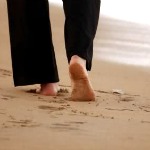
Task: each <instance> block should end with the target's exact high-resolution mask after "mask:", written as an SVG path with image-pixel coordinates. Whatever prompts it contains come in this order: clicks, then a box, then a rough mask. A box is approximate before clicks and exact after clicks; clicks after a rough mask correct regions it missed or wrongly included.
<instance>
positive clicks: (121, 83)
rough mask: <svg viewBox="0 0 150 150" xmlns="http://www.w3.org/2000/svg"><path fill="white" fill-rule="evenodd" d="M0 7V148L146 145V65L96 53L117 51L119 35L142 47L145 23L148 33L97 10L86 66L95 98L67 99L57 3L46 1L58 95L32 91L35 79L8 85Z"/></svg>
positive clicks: (149, 133) (90, 149)
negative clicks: (112, 59) (91, 57)
mask: <svg viewBox="0 0 150 150" xmlns="http://www.w3.org/2000/svg"><path fill="white" fill-rule="evenodd" d="M0 10H1V12H2V13H0V22H1V24H0V150H26V149H28V150H41V149H45V150H49V149H50V150H58V149H61V150H77V149H78V150H110V149H111V150H120V149H121V150H149V149H150V142H149V141H150V94H149V91H150V78H149V76H150V71H149V67H142V66H141V67H138V66H134V65H125V64H119V63H115V62H110V61H106V60H103V58H101V57H97V56H99V55H100V54H102V55H103V54H104V53H103V49H109V51H110V52H111V53H114V50H118V51H120V46H118V45H117V44H116V43H117V42H120V41H122V43H123V46H124V47H123V50H124V52H125V50H127V51H129V50H130V49H131V50H132V49H133V47H132V44H131V43H133V44H134V43H137V42H140V46H139V51H138V52H139V53H140V50H142V49H143V51H144V50H145V43H144V42H143V41H144V39H146V36H145V34H143V32H145V29H146V33H147V37H148V33H149V32H150V27H148V26H147V27H145V26H142V25H138V24H133V23H127V22H124V21H119V20H115V19H112V18H107V17H105V16H101V19H100V25H99V27H98V32H97V35H96V40H95V52H94V60H93V69H92V71H91V72H90V78H91V81H92V83H93V86H94V89H95V92H96V102H86V103H85V102H72V101H70V99H69V98H70V80H69V75H68V65H67V60H66V55H65V46H64V40H63V24H64V16H63V10H62V8H59V7H55V6H51V20H52V27H53V40H54V45H55V52H56V58H57V62H58V68H59V74H60V79H61V81H60V86H61V91H60V93H59V95H58V96H57V97H55V96H54V97H47V96H41V95H38V94H35V92H34V89H35V88H37V87H38V85H34V86H27V87H18V88H14V87H13V80H12V71H11V70H12V69H11V61H10V45H9V37H8V23H7V17H6V16H7V13H6V5H5V1H0ZM58 16H59V17H58ZM135 29H136V30H135ZM125 33H126V34H125ZM148 42H149V41H148V40H147V44H149V43H148ZM142 43H143V44H142ZM129 56H131V55H129ZM120 57H121V56H120ZM135 57H136V56H135ZM62 62H63V63H62ZM116 89H117V90H116ZM118 90H119V91H118ZM120 90H121V91H120Z"/></svg>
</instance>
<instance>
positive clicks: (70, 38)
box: [7, 0, 100, 86]
mask: <svg viewBox="0 0 150 150" xmlns="http://www.w3.org/2000/svg"><path fill="white" fill-rule="evenodd" d="M7 6H8V17H9V29H10V42H11V55H12V67H13V77H14V84H15V86H21V85H30V84H42V83H49V82H58V81H59V77H58V71H57V65H56V60H55V53H54V47H53V43H52V33H51V25H50V19H49V3H48V0H7ZM63 6H64V12H65V17H66V20H65V45H66V52H67V58H68V62H69V61H70V59H71V57H72V56H73V55H78V56H80V57H82V58H84V59H86V62H87V63H86V67H87V70H90V69H91V63H92V55H93V39H94V36H95V33H96V29H97V24H98V19H99V10H100V0H63Z"/></svg>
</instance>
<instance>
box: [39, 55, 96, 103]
mask: <svg viewBox="0 0 150 150" xmlns="http://www.w3.org/2000/svg"><path fill="white" fill-rule="evenodd" d="M69 73H70V79H71V85H72V93H71V100H73V101H94V100H95V93H94V90H93V88H92V85H91V83H90V80H89V78H88V73H87V70H86V61H85V60H84V59H82V58H80V57H79V56H77V55H74V56H72V58H71V61H70V64H69ZM58 91H59V86H58V84H57V83H46V84H41V90H40V94H42V95H49V96H56V95H57V93H58Z"/></svg>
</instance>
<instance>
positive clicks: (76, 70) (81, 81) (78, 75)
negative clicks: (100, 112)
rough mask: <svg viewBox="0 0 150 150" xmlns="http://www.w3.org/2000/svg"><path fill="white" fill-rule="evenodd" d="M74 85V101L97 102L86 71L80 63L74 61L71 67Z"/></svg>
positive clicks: (72, 96)
mask: <svg viewBox="0 0 150 150" xmlns="http://www.w3.org/2000/svg"><path fill="white" fill-rule="evenodd" d="M69 73H70V78H71V83H72V93H71V100H72V101H95V93H94V90H93V88H92V85H91V83H90V81H89V78H88V74H87V71H86V69H85V68H84V67H83V65H82V64H81V63H80V62H79V61H73V63H70V66H69Z"/></svg>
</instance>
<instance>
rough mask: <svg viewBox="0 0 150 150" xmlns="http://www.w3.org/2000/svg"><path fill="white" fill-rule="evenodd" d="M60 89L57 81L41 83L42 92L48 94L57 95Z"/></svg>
mask: <svg viewBox="0 0 150 150" xmlns="http://www.w3.org/2000/svg"><path fill="white" fill-rule="evenodd" d="M58 90H59V86H58V84H57V83H46V84H41V90H40V94H42V95H46V96H56V95H57V92H58Z"/></svg>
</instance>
